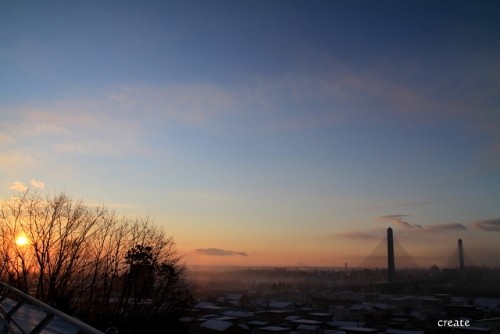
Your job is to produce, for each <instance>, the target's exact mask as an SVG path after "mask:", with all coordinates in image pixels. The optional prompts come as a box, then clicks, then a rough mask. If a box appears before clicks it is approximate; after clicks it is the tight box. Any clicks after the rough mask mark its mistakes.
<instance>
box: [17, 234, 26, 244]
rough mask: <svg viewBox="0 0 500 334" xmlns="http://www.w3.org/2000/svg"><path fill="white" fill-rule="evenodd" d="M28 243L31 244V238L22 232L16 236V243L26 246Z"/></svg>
mask: <svg viewBox="0 0 500 334" xmlns="http://www.w3.org/2000/svg"><path fill="white" fill-rule="evenodd" d="M27 244H29V240H28V238H27V237H26V236H25V235H24V234H21V235H19V236H18V237H17V238H16V245H18V246H26V245H27Z"/></svg>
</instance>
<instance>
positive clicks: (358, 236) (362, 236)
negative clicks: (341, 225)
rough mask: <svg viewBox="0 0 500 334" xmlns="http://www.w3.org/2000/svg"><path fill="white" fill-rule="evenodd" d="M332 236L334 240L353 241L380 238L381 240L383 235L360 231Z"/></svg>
mask: <svg viewBox="0 0 500 334" xmlns="http://www.w3.org/2000/svg"><path fill="white" fill-rule="evenodd" d="M333 236H334V237H336V238H337V237H338V238H345V239H354V240H375V239H377V240H379V239H380V238H383V235H382V234H380V233H368V232H361V231H350V232H339V233H335V234H334V235H333Z"/></svg>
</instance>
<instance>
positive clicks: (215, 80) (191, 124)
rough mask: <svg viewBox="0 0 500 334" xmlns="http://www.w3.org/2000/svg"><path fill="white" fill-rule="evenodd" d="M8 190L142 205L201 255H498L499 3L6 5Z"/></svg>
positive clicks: (242, 260)
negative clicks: (391, 234) (382, 246)
mask: <svg viewBox="0 0 500 334" xmlns="http://www.w3.org/2000/svg"><path fill="white" fill-rule="evenodd" d="M0 9H1V10H0V64H1V65H2V66H0V171H1V172H0V184H1V187H0V195H2V196H1V198H7V197H9V196H13V195H15V194H16V192H18V191H24V190H25V189H27V188H28V187H29V188H31V190H32V191H39V192H42V193H44V194H45V193H46V194H48V195H51V194H56V193H59V192H67V193H68V194H69V195H70V196H71V197H73V198H75V199H80V198H81V199H82V200H83V201H84V202H86V203H90V204H95V205H100V204H106V205H108V206H109V207H111V208H115V209H116V211H117V212H118V213H120V214H125V215H128V216H131V217H135V216H138V217H144V216H149V217H150V218H151V219H152V220H153V221H154V222H155V223H156V224H158V225H160V226H163V227H164V228H165V231H166V232H167V234H169V235H172V236H173V237H174V239H175V241H176V244H177V247H178V249H179V251H180V253H182V254H184V260H185V262H186V264H188V265H205V264H207V265H243V266H248V265H257V266H258V265H272V266H275V265H276V266H277V265H283V266H300V265H308V266H336V267H338V266H343V265H344V263H346V262H347V263H349V265H350V266H352V267H355V266H356V265H358V264H360V263H361V261H362V260H363V259H364V258H365V257H366V256H368V255H369V252H370V251H372V250H373V249H374V248H375V247H376V245H377V244H378V243H379V242H380V241H381V240H382V239H383V238H384V236H385V231H386V229H387V227H389V226H391V227H392V228H393V229H394V231H395V235H396V238H397V239H398V240H399V241H401V243H402V244H403V245H404V247H405V249H406V250H407V251H408V252H409V253H410V254H411V255H412V256H414V257H415V258H416V261H417V263H419V264H422V265H423V266H430V265H432V264H438V265H440V264H442V263H443V261H444V262H446V261H447V259H448V258H449V257H451V256H452V254H453V252H454V251H455V248H456V242H457V240H458V239H459V238H461V239H463V240H464V247H465V249H466V250H467V252H468V253H469V255H470V256H471V258H472V260H473V261H474V264H475V265H488V266H497V267H498V266H500V263H499V262H498V259H497V258H496V256H495V255H496V254H497V253H498V251H500V246H499V245H498V242H497V240H498V237H499V236H500V205H499V203H500V135H499V134H500V112H499V99H498V97H499V91H500V64H499V62H500V61H499V59H500V39H499V38H498V37H499V36H500V31H499V30H500V27H499V26H498V24H497V22H498V19H499V16H500V4H499V3H498V2H496V1H482V2H472V1H453V2H452V1H439V2H430V1H424V2H421V1H419V2H417V1H405V2H401V1H377V2H369V1H317V2H312V3H311V2H305V1H272V2H268V1H253V2H243V1H237V2H234V1H214V2H202V1H182V2H162V1H146V2H132V1H130V2H118V1H109V2H105V3H103V2H97V1H86V2H74V3H64V2H58V1H47V2H43V3H39V2H27V3H10V2H3V3H1V4H0Z"/></svg>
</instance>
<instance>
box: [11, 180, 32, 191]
mask: <svg viewBox="0 0 500 334" xmlns="http://www.w3.org/2000/svg"><path fill="white" fill-rule="evenodd" d="M9 189H10V190H14V191H26V190H27V189H28V187H27V186H26V185H24V183H22V182H20V181H15V182H12V183H11V184H9Z"/></svg>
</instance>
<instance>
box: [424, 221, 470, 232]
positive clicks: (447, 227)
mask: <svg viewBox="0 0 500 334" xmlns="http://www.w3.org/2000/svg"><path fill="white" fill-rule="evenodd" d="M424 228H425V229H426V230H431V231H434V232H440V231H467V230H468V228H467V227H466V226H465V225H463V224H460V223H446V224H438V225H427V226H424Z"/></svg>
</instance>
